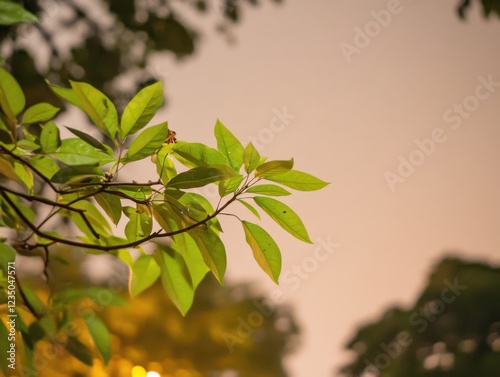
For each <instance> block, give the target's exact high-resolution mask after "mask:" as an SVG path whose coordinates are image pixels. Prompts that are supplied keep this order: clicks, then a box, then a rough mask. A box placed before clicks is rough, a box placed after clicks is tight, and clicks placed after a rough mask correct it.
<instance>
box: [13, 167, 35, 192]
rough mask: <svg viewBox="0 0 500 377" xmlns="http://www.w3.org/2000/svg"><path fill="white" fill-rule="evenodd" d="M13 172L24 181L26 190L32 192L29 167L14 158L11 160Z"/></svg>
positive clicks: (31, 174)
mask: <svg viewBox="0 0 500 377" xmlns="http://www.w3.org/2000/svg"><path fill="white" fill-rule="evenodd" d="M13 167H14V172H15V173H16V175H17V178H18V179H19V180H20V181H21V182H22V183H24V185H25V186H26V188H27V189H28V191H29V192H30V193H31V194H32V193H33V188H34V187H33V184H34V181H33V172H32V171H31V169H30V168H28V167H27V166H26V165H25V164H23V163H21V162H19V161H17V160H15V161H13Z"/></svg>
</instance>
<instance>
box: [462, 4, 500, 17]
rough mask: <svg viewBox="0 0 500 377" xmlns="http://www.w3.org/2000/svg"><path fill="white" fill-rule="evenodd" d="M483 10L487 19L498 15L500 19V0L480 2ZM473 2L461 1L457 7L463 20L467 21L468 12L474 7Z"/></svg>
mask: <svg viewBox="0 0 500 377" xmlns="http://www.w3.org/2000/svg"><path fill="white" fill-rule="evenodd" d="M478 2H480V3H481V6H482V9H483V15H484V17H485V18H488V17H489V16H490V15H495V14H496V15H497V16H498V17H500V0H480V1H478ZM472 3H473V2H472V0H460V3H459V5H458V7H457V12H458V15H459V17H460V18H461V19H465V18H466V16H467V12H468V11H469V9H470V7H471V6H472Z"/></svg>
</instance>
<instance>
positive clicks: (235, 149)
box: [214, 120, 243, 172]
mask: <svg viewBox="0 0 500 377" xmlns="http://www.w3.org/2000/svg"><path fill="white" fill-rule="evenodd" d="M214 133H215V138H216V140H217V149H218V150H219V152H221V153H222V154H223V155H224V156H225V157H226V158H227V160H228V161H229V164H230V165H231V167H232V168H233V169H234V170H235V171H236V172H238V171H239V170H240V168H241V165H243V145H241V142H240V141H239V140H238V139H237V138H236V137H235V136H234V135H233V134H232V133H231V131H229V130H228V129H227V128H226V126H224V125H223V124H222V123H221V122H220V121H219V120H217V123H216V124H215V130H214Z"/></svg>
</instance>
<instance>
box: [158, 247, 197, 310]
mask: <svg viewBox="0 0 500 377" xmlns="http://www.w3.org/2000/svg"><path fill="white" fill-rule="evenodd" d="M155 254H156V255H157V259H159V260H160V261H161V262H160V266H161V282H162V285H163V287H164V288H165V290H166V291H167V293H168V296H169V297H170V299H171V300H172V302H173V303H174V305H175V306H176V307H177V309H179V311H180V312H181V313H182V315H186V313H187V312H188V310H189V308H190V307H191V305H192V304H193V299H194V288H193V285H192V282H191V279H190V276H189V273H188V269H187V266H186V263H185V262H184V259H183V258H182V256H181V255H180V254H179V253H177V252H176V251H175V250H173V249H171V248H169V247H168V246H158V247H157V249H156V251H155Z"/></svg>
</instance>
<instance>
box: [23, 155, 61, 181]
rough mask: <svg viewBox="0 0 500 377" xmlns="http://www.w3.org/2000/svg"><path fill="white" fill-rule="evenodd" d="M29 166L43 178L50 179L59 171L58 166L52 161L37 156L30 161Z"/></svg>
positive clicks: (45, 157)
mask: <svg viewBox="0 0 500 377" xmlns="http://www.w3.org/2000/svg"><path fill="white" fill-rule="evenodd" d="M30 164H31V165H33V166H34V167H35V168H36V169H37V170H38V171H39V172H40V173H41V174H42V175H43V176H44V177H46V178H49V179H50V178H52V176H54V174H56V173H57V172H58V171H59V169H60V168H59V165H57V163H56V162H55V160H54V159H52V158H50V157H48V156H44V155H40V154H37V155H35V156H33V157H32V158H31V159H30Z"/></svg>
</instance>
